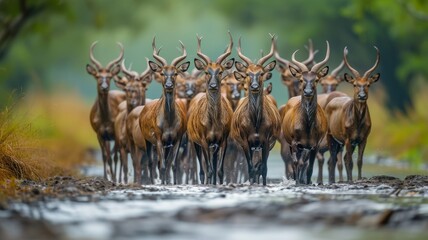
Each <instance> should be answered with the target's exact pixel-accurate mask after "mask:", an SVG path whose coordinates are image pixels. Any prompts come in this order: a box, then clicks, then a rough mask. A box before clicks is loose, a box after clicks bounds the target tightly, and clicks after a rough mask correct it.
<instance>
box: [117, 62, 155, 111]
mask: <svg viewBox="0 0 428 240" xmlns="http://www.w3.org/2000/svg"><path fill="white" fill-rule="evenodd" d="M146 62H147V68H146V70H144V72H142V73H141V74H138V73H137V72H135V71H130V70H128V69H126V67H125V60H123V61H122V64H121V69H122V72H123V73H124V74H125V77H122V78H120V79H115V84H116V86H117V87H118V88H120V89H122V90H123V91H124V92H125V93H126V101H127V104H128V107H129V108H131V109H134V108H135V107H137V106H140V105H143V104H144V102H145V99H146V91H147V89H148V86H149V84H150V83H151V82H152V71H151V70H150V68H149V59H148V58H146Z"/></svg>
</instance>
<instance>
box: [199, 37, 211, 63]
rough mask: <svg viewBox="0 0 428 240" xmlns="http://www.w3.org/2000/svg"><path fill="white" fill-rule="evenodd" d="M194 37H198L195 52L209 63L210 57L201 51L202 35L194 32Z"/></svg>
mask: <svg viewBox="0 0 428 240" xmlns="http://www.w3.org/2000/svg"><path fill="white" fill-rule="evenodd" d="M196 38H197V39H198V52H197V54H198V56H199V57H200V58H202V60H204V61H205V63H206V64H209V63H210V62H211V59H210V58H209V57H208V56H207V55H205V54H203V53H202V51H201V41H202V36H201V37H199V36H198V34H196Z"/></svg>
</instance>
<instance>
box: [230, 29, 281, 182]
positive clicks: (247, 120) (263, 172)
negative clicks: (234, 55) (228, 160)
mask: <svg viewBox="0 0 428 240" xmlns="http://www.w3.org/2000/svg"><path fill="white" fill-rule="evenodd" d="M271 38H272V46H271V50H270V52H269V54H267V55H266V56H264V57H262V58H260V59H259V60H258V61H257V63H253V62H252V61H251V60H250V59H249V58H248V57H246V56H245V55H244V54H242V52H241V39H239V44H238V56H239V57H240V58H241V59H242V60H243V61H244V62H245V63H241V62H238V61H236V63H235V67H236V69H237V70H238V71H235V72H234V74H235V78H236V79H237V80H238V81H246V83H247V86H248V90H247V97H244V98H243V100H242V101H241V102H240V104H239V105H238V107H237V109H236V111H235V112H234V114H233V118H232V127H231V133H230V135H231V137H232V138H233V139H234V140H235V141H237V142H238V143H239V145H240V146H241V147H242V149H243V151H244V154H245V157H246V159H247V166H248V175H249V178H250V182H251V183H254V182H257V183H259V182H260V176H262V179H263V185H266V180H267V179H266V176H267V159H268V157H269V152H270V150H271V149H272V148H273V146H274V145H275V141H276V139H277V137H278V134H279V132H280V129H281V125H280V118H279V112H278V110H277V108H276V106H275V104H274V103H273V102H272V101H271V98H269V97H267V96H266V95H265V94H264V89H263V83H264V81H267V80H269V79H270V78H271V77H272V73H271V71H272V70H273V69H274V68H275V65H276V61H275V60H273V61H272V62H270V63H268V64H266V66H263V64H264V63H265V62H266V61H267V60H268V59H269V58H271V57H272V56H273V53H274V48H275V44H274V41H275V36H271Z"/></svg>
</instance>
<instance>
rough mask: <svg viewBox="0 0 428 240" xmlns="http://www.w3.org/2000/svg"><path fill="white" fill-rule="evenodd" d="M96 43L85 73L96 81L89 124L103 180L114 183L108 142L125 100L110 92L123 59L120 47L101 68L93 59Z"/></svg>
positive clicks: (91, 51) (114, 173)
mask: <svg viewBox="0 0 428 240" xmlns="http://www.w3.org/2000/svg"><path fill="white" fill-rule="evenodd" d="M96 44H97V42H94V43H93V44H92V45H91V48H90V51H89V57H90V59H91V62H92V64H93V65H91V64H87V65H86V71H87V72H88V73H89V74H91V75H92V76H94V77H95V79H96V80H97V93H98V95H97V99H96V100H95V103H94V105H93V106H92V108H91V112H90V116H89V119H90V122H91V126H92V129H93V130H94V131H95V133H96V134H97V139H98V142H99V144H100V147H101V154H102V158H103V166H104V178H105V179H108V176H110V177H111V180H113V181H116V172H115V171H113V164H112V159H111V149H110V141H113V140H115V132H114V121H115V119H116V116H117V114H118V113H119V104H120V103H121V102H122V101H124V100H125V93H123V92H121V91H116V90H110V82H111V79H112V78H113V77H114V76H116V75H117V74H118V73H119V72H120V66H119V65H118V63H119V62H120V61H121V60H122V58H123V46H122V44H121V43H118V45H119V47H120V54H119V57H118V58H116V59H114V60H113V61H111V62H109V63H108V64H107V66H106V67H103V66H102V65H101V63H100V62H99V61H97V60H96V59H95V57H94V53H93V51H94V47H95V45H96Z"/></svg>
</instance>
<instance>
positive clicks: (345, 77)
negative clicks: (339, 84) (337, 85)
mask: <svg viewBox="0 0 428 240" xmlns="http://www.w3.org/2000/svg"><path fill="white" fill-rule="evenodd" d="M343 78H344V79H345V81H347V82H348V83H354V81H355V79H354V78H353V77H352V76H351V75H349V74H347V73H345V75H343Z"/></svg>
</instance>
